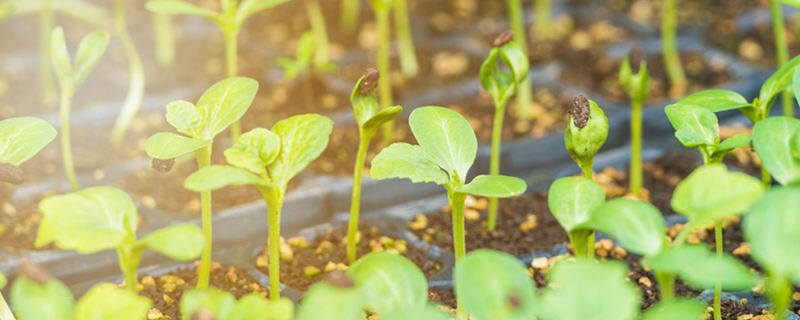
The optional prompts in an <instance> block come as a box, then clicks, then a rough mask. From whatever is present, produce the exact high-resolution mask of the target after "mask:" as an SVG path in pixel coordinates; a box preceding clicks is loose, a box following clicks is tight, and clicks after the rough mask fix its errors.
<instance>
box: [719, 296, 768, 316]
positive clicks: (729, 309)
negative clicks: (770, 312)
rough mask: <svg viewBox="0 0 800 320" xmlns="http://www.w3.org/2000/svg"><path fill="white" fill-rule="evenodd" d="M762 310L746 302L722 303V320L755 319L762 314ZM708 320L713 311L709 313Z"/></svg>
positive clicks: (731, 301) (729, 301) (732, 301)
mask: <svg viewBox="0 0 800 320" xmlns="http://www.w3.org/2000/svg"><path fill="white" fill-rule="evenodd" d="M764 311H765V310H764V309H761V308H759V307H756V306H754V305H751V304H747V301H734V300H725V301H722V308H721V313H722V320H739V319H755V318H753V317H754V316H758V315H761V314H764ZM709 314H710V315H711V316H710V317H709V319H713V318H714V317H713V311H710V312H709Z"/></svg>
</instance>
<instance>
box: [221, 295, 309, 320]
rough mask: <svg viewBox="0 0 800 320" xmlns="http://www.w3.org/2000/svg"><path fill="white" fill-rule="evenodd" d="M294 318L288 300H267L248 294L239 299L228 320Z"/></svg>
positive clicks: (292, 304) (291, 306)
mask: <svg viewBox="0 0 800 320" xmlns="http://www.w3.org/2000/svg"><path fill="white" fill-rule="evenodd" d="M292 317H294V303H293V302H292V300H289V299H288V298H285V297H281V298H279V299H278V300H275V301H273V300H267V299H266V298H264V297H262V296H261V295H260V294H257V293H250V294H247V295H245V296H243V297H242V298H241V299H239V302H237V303H236V305H235V306H234V307H233V309H232V310H231V312H230V314H229V315H228V318H226V319H228V320H291V319H292Z"/></svg>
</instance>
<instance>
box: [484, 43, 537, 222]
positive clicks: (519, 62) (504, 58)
mask: <svg viewBox="0 0 800 320" xmlns="http://www.w3.org/2000/svg"><path fill="white" fill-rule="evenodd" d="M511 37H512V34H511V33H510V32H505V33H503V34H501V35H500V37H498V38H497V39H496V40H495V41H494V47H493V48H492V50H491V51H490V52H489V57H488V58H486V61H484V62H483V65H482V66H481V84H482V85H483V89H484V90H486V91H487V92H489V94H490V95H491V96H492V98H493V99H494V107H495V110H494V124H493V127H492V153H491V157H490V162H489V174H494V175H496V174H500V143H501V142H502V139H503V117H505V113H506V106H507V105H508V101H509V100H510V99H511V96H513V95H514V91H515V90H517V89H518V85H521V84H522V83H524V81H525V80H526V79H527V78H528V70H529V68H530V65H529V64H528V57H527V56H526V55H525V52H524V51H523V49H522V48H521V47H520V46H518V45H517V44H516V43H514V42H513V41H511ZM501 63H502V65H503V66H505V67H507V68H508V69H510V70H511V72H510V73H509V72H503V71H502V70H501V69H500V68H501ZM518 92H519V91H518ZM496 221H497V198H490V199H489V216H488V220H487V222H488V224H487V227H488V228H489V230H494V229H495V224H496Z"/></svg>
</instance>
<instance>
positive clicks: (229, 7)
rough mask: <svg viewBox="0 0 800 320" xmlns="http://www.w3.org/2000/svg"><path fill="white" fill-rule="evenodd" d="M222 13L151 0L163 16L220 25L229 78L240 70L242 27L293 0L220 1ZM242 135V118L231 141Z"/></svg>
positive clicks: (183, 3) (172, 1) (179, 2)
mask: <svg viewBox="0 0 800 320" xmlns="http://www.w3.org/2000/svg"><path fill="white" fill-rule="evenodd" d="M219 1H220V6H221V7H222V12H214V11H211V10H208V9H204V8H201V7H198V6H196V5H194V4H191V3H189V2H186V1H183V0H150V1H148V2H147V4H146V7H147V9H148V10H150V11H152V12H154V13H160V14H171V15H175V14H188V15H194V16H201V17H203V18H206V19H208V20H210V21H211V22H213V23H214V24H216V25H217V27H219V28H220V30H221V31H222V34H223V35H224V36H225V65H226V67H227V69H228V73H227V76H228V78H232V77H236V76H237V75H238V74H239V71H238V57H237V55H238V53H237V51H238V37H239V30H240V28H241V27H242V24H243V23H244V22H245V20H247V18H249V17H250V16H252V15H253V14H255V13H257V12H259V11H263V10H266V9H269V8H272V7H274V6H276V5H279V4H282V3H284V2H287V1H289V0H219ZM241 132H242V126H241V124H240V123H239V121H238V119H237V120H236V121H235V122H234V123H233V124H232V125H231V140H233V141H236V140H238V139H239V135H240V134H241Z"/></svg>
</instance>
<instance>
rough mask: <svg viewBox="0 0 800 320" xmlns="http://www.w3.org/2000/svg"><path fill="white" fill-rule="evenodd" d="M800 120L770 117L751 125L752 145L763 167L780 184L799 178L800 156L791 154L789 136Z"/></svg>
mask: <svg viewBox="0 0 800 320" xmlns="http://www.w3.org/2000/svg"><path fill="white" fill-rule="evenodd" d="M798 130H800V120H797V119H793V118H787V117H770V118H767V119H764V120H762V121H759V122H758V123H756V125H755V126H754V127H753V147H754V148H755V150H756V153H757V154H758V157H759V158H761V162H762V163H763V166H764V168H766V169H767V171H768V172H769V173H770V174H771V175H772V177H773V178H775V180H777V181H778V182H779V183H780V184H782V185H787V184H790V183H792V182H794V181H797V180H798V179H800V158H797V157H794V156H793V155H792V151H791V150H792V147H791V145H790V144H791V138H792V135H793V134H795V133H796V132H798Z"/></svg>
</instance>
